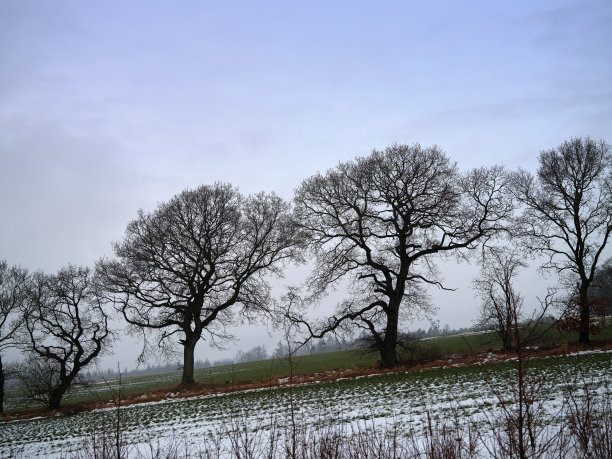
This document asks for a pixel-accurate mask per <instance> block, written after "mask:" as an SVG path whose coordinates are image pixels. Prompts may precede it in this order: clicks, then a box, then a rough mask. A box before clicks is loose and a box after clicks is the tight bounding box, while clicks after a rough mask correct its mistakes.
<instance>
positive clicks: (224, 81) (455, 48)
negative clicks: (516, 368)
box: [0, 0, 612, 367]
mask: <svg viewBox="0 0 612 459" xmlns="http://www.w3.org/2000/svg"><path fill="white" fill-rule="evenodd" d="M611 24H612V3H611V2H609V1H608V0H604V1H539V2H533V1H516V2H490V1H466V2H453V1H431V2H412V1H406V2H400V1H390V2H376V3H375V2H366V1H350V2H349V1H336V2H330V1H313V2H287V1H282V2H281V1H278V2H270V1H261V2H247V1H244V2H235V1H228V2H209V1H181V2H172V3H171V2H161V1H146V2H145V1H134V2H119V1H104V2H102V1H86V2H82V1H62V0H58V1H53V2H47V1H43V0H31V1H21V0H0V210H1V211H2V224H1V225H0V258H3V259H6V260H7V261H8V262H9V264H16V265H21V266H24V267H27V268H28V269H31V270H36V269H42V270H44V271H48V272H53V271H55V270H57V269H58V268H60V267H61V266H62V265H65V264H67V263H73V264H83V265H93V263H94V262H95V260H97V259H98V258H99V257H101V256H110V255H112V250H111V241H116V240H119V239H120V238H121V237H122V235H123V231H124V229H125V226H126V224H127V223H128V222H129V221H130V220H131V219H133V218H134V217H135V216H136V212H137V210H138V209H139V208H143V209H144V210H145V211H151V210H153V209H154V208H155V206H156V205H157V203H159V202H163V201H166V200H168V199H169V198H170V197H172V196H173V195H174V194H176V193H178V192H180V191H182V190H183V189H185V188H186V187H195V186H198V185H200V184H203V183H206V184H211V183H214V182H216V181H224V182H231V183H232V184H234V185H237V186H239V187H240V190H241V191H242V192H244V193H247V194H248V193H253V192H257V191H260V190H264V191H275V192H277V193H278V194H280V195H281V196H283V197H284V198H286V199H291V197H292V190H293V189H294V188H295V187H296V186H297V185H299V183H300V181H301V180H303V179H305V178H307V177H308V176H310V175H312V174H313V173H315V172H316V171H325V170H327V169H329V168H330V167H333V166H334V165H336V164H337V163H338V162H339V161H345V160H349V159H352V158H354V157H355V156H357V155H364V154H367V153H368V152H370V151H371V150H372V149H373V148H377V149H382V148H384V147H385V146H387V145H389V144H391V143H394V142H397V143H414V142H419V143H421V144H422V145H425V146H428V145H432V144H437V145H439V146H440V147H442V148H443V149H444V150H445V151H446V152H447V153H448V154H449V156H450V157H451V158H452V159H453V160H455V161H457V162H458V163H459V166H460V167H461V168H462V169H469V168H472V167H477V166H480V165H492V164H496V163H502V164H505V165H506V166H507V167H508V168H510V169H515V168H517V167H523V168H525V169H528V170H531V171H535V169H536V166H537V154H538V152H539V151H540V150H542V149H548V148H553V147H555V146H557V145H559V144H560V143H561V142H562V141H563V140H567V139H569V138H571V137H574V136H587V135H589V136H591V137H593V138H595V139H604V140H606V141H607V142H608V143H612V26H611ZM472 268H473V267H471V268H469V269H464V268H463V267H462V268H460V269H457V267H456V266H452V265H448V266H447V267H446V271H445V266H444V265H441V269H442V271H443V272H444V273H445V275H446V278H447V281H449V282H450V284H451V285H450V286H451V287H456V288H459V290H458V291H457V292H453V295H454V296H448V295H447V294H444V295H439V296H434V302H435V303H436V304H437V306H438V307H439V314H438V316H437V318H438V319H439V320H440V322H441V323H442V325H444V324H445V323H448V324H450V325H451V326H469V325H470V324H471V321H472V320H473V319H474V318H475V316H476V312H477V302H476V301H475V300H473V294H472V292H471V290H470V288H469V280H470V276H471V275H472V273H473V269H472ZM529 277H530V278H529V279H528V280H525V283H524V289H525V291H528V292H531V293H532V294H533V295H535V293H533V292H537V291H539V292H541V289H542V288H543V285H544V284H545V283H546V282H548V281H550V279H548V280H540V279H539V278H538V279H537V280H535V281H534V276H529ZM436 295H437V294H436ZM532 299H533V298H532ZM239 334H240V335H241V336H242V337H243V340H242V341H241V342H239V343H238V344H236V345H235V346H234V347H232V348H230V349H228V350H227V351H225V354H224V353H219V352H217V351H208V350H207V349H206V347H205V346H204V343H202V344H201V345H199V346H198V353H197V357H198V358H206V357H207V356H209V358H210V359H211V360H213V359H214V358H217V356H227V355H233V354H234V353H235V350H236V349H237V348H243V349H248V348H250V347H252V346H254V345H256V344H259V343H260V342H262V341H263V342H264V343H266V345H267V347H268V350H269V351H272V350H273V347H274V343H275V342H276V341H277V340H278V337H275V338H267V337H265V336H263V335H262V330H261V329H248V330H242V331H240V333H239ZM119 354H121V357H119ZM113 359H115V360H116V359H120V360H121V362H122V367H123V366H128V367H133V366H134V361H133V353H132V352H131V349H126V348H125V346H124V348H121V347H120V348H118V349H116V354H115V355H113V356H108V357H107V358H106V359H105V360H104V362H105V363H109V362H112V361H113ZM109 366H110V365H109Z"/></svg>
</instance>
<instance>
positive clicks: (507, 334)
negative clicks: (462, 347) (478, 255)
mask: <svg viewBox="0 0 612 459" xmlns="http://www.w3.org/2000/svg"><path fill="white" fill-rule="evenodd" d="M526 267H527V264H526V263H525V262H524V261H523V256H522V255H521V254H519V252H518V251H517V250H512V249H510V250H506V249H501V248H499V247H494V248H493V247H492V248H490V249H488V250H486V251H485V252H484V253H483V260H482V268H481V271H480V274H479V276H478V277H477V278H476V279H474V281H473V286H474V289H475V290H476V292H477V293H478V296H480V298H481V300H482V304H481V308H480V317H479V319H478V323H479V325H481V326H485V327H489V328H492V329H493V330H495V332H496V333H497V335H498V336H499V338H500V339H501V342H502V347H503V350H504V351H510V350H511V349H512V337H513V335H514V328H513V323H514V321H515V319H516V320H520V315H521V306H522V303H523V300H522V298H521V297H520V295H518V294H516V293H514V291H513V288H512V284H513V281H514V280H515V278H516V276H517V274H518V272H519V270H520V269H521V268H526Z"/></svg>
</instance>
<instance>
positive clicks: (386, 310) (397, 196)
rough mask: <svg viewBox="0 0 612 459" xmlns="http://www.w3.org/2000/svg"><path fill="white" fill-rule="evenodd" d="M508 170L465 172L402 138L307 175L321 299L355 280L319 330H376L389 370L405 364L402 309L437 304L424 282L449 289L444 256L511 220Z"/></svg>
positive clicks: (303, 202)
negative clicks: (400, 353)
mask: <svg viewBox="0 0 612 459" xmlns="http://www.w3.org/2000/svg"><path fill="white" fill-rule="evenodd" d="M507 180H508V177H507V174H506V172H505V171H504V170H503V168H501V167H493V168H489V169H486V168H480V169H475V170H472V171H470V172H468V173H460V172H459V171H458V169H457V166H456V164H454V163H453V162H451V161H450V159H449V158H448V157H447V156H446V155H445V154H444V152H443V151H442V150H440V149H439V148H438V147H435V146H434V147H430V148H422V147H421V146H420V145H418V144H417V145H412V146H409V145H392V146H390V147H388V148H386V149H385V150H384V151H376V150H375V151H374V152H373V153H372V154H370V155H368V156H365V157H360V158H357V159H355V160H354V161H349V162H346V163H340V164H339V165H338V166H337V167H336V168H334V169H332V170H329V171H328V172H326V173H325V174H317V175H315V176H313V177H311V178H309V179H307V180H305V181H304V182H303V183H302V184H301V186H300V187H299V188H298V189H297V191H296V194H295V203H296V216H297V220H298V224H299V225H300V227H301V228H302V229H303V230H304V232H305V233H306V234H307V235H308V238H309V244H310V249H311V251H312V254H313V255H314V257H315V263H316V266H315V269H314V271H313V273H312V275H311V277H310V279H309V287H310V288H311V293H312V298H313V299H319V298H321V296H322V295H324V294H325V292H327V291H329V289H331V288H333V287H334V286H335V285H337V283H338V281H339V280H340V279H346V280H349V281H350V282H351V283H352V285H351V292H352V295H351V296H350V297H349V298H348V299H347V300H346V301H344V302H343V303H342V304H341V306H340V307H339V309H338V311H337V313H336V314H335V315H334V316H333V317H330V318H328V319H327V320H325V321H324V322H323V323H320V324H318V325H315V326H313V327H312V328H311V327H310V325H309V324H307V323H306V321H305V320H303V319H301V318H295V319H296V320H298V321H302V323H304V324H306V325H307V326H308V328H309V329H310V332H311V334H312V335H313V336H316V337H321V336H323V335H324V334H326V333H328V332H332V331H335V330H337V329H338V328H339V327H341V326H343V325H346V324H350V325H352V326H356V327H361V328H363V329H365V330H366V331H367V332H368V333H370V334H371V335H372V336H373V337H374V340H375V341H376V343H377V344H376V346H377V347H378V349H380V355H381V360H382V363H383V365H384V366H385V367H389V366H393V365H395V363H396V361H397V356H396V346H397V344H398V324H399V321H400V315H401V313H402V314H406V313H407V312H408V311H411V313H412V314H414V313H415V311H416V310H417V309H418V308H421V309H422V308H423V306H424V305H427V303H426V302H424V300H423V295H422V286H423V285H426V284H431V285H436V286H440V287H442V284H441V282H440V279H439V277H438V275H437V273H436V270H435V265H434V261H435V257H436V256H439V255H443V254H455V255H457V254H460V253H463V251H466V250H470V249H474V248H476V247H477V245H478V244H479V242H480V241H482V240H484V239H486V238H489V237H491V236H493V235H494V234H495V233H496V232H498V231H500V230H501V229H503V227H504V220H505V218H506V217H507V216H509V215H510V213H511V211H512V208H513V207H512V202H511V199H509V195H508V193H506V191H505V188H506V184H507Z"/></svg>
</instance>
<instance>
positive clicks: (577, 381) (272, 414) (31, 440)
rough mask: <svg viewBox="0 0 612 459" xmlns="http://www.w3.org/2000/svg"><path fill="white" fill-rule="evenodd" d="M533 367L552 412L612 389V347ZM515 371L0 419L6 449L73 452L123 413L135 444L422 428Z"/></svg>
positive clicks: (477, 416) (460, 415)
mask: <svg viewBox="0 0 612 459" xmlns="http://www.w3.org/2000/svg"><path fill="white" fill-rule="evenodd" d="M529 371H530V372H531V373H532V374H533V375H539V376H543V377H544V379H545V384H544V385H543V389H542V390H541V391H540V392H539V394H538V396H539V397H541V399H542V400H543V401H544V406H545V409H546V411H547V412H548V414H549V416H550V418H551V419H553V418H554V417H555V416H556V415H557V413H558V412H559V411H560V409H561V406H562V404H563V401H564V393H565V391H566V389H567V388H568V387H570V386H571V387H575V388H578V391H579V390H580V389H579V388H580V387H583V386H584V385H585V384H588V386H589V387H590V388H591V389H593V390H595V391H596V392H598V393H606V392H607V393H610V391H612V387H609V386H608V383H612V381H608V378H609V375H612V352H610V351H607V352H604V351H592V352H587V353H579V354H575V355H569V356H560V357H550V358H544V359H534V360H532V361H531V362H530V370H529ZM515 379H516V370H515V363H514V362H505V363H486V364H480V365H473V366H465V367H449V368H440V369H432V370H426V371H420V372H408V373H400V374H390V375H375V376H369V377H361V378H357V379H344V380H337V381H334V382H326V383H316V382H314V383H310V384H305V385H299V386H293V387H287V386H285V387H280V388H269V389H260V390H252V391H246V392H241V393H233V394H224V395H213V396H202V397H194V398H191V399H176V400H166V401H161V402H155V403H144V404H136V405H131V406H127V407H122V408H121V409H120V411H117V409H114V408H108V409H104V410H97V411H92V412H86V413H80V414H76V415H73V416H55V417H48V418H36V419H30V420H23V421H11V422H5V423H1V424H0V456H1V457H14V456H15V455H19V454H21V455H23V456H25V457H35V456H44V457H47V456H55V457H60V456H69V455H70V453H71V452H75V451H79V449H80V448H82V445H83V444H84V443H85V442H87V441H88V439H89V438H90V437H91V435H92V433H95V432H96V431H100V429H103V428H104V426H107V428H112V427H113V426H114V423H115V422H116V421H117V419H119V421H120V423H121V429H122V432H123V433H124V435H125V437H124V438H125V440H126V441H127V442H128V443H130V444H132V445H134V447H135V448H138V445H139V444H140V445H145V444H147V443H150V442H151V441H152V440H154V441H158V440H159V439H161V440H160V441H161V442H162V443H163V442H172V441H175V440H176V439H177V438H180V439H181V441H184V442H186V443H188V444H190V445H191V447H192V448H193V450H196V451H197V450H198V449H199V448H200V447H201V445H203V444H204V442H206V441H208V440H209V439H211V438H218V437H219V434H222V433H223V431H224V429H228V428H232V426H233V427H239V428H242V429H247V430H250V431H253V432H264V433H265V432H266V431H269V430H270V429H271V428H272V426H278V425H286V424H287V423H288V422H289V420H290V419H291V416H292V415H293V417H294V420H295V422H296V423H297V424H301V425H303V424H308V425H311V426H314V427H315V428H324V427H327V426H330V425H336V424H342V423H344V424H350V425H354V426H355V425H356V426H362V427H359V428H368V429H386V428H389V426H392V425H395V426H397V425H409V426H410V428H411V429H416V430H418V429H423V428H425V427H426V424H427V422H428V416H429V418H430V419H434V420H435V419H445V420H448V419H453V420H457V421H458V422H468V421H469V422H471V423H475V425H478V423H479V422H480V421H484V420H485V419H486V417H487V416H488V415H489V414H488V413H491V412H492V410H494V409H495V408H496V406H497V405H498V404H499V399H500V397H504V396H510V393H511V391H510V390H509V388H511V387H512V384H514V381H515Z"/></svg>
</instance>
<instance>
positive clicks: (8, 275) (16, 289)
mask: <svg viewBox="0 0 612 459" xmlns="http://www.w3.org/2000/svg"><path fill="white" fill-rule="evenodd" d="M27 282H28V273H27V271H26V270H25V269H22V268H18V267H9V266H8V264H7V262H6V260H0V413H2V412H4V380H5V376H6V371H5V369H4V366H3V364H2V352H3V351H4V350H5V349H7V348H9V347H13V346H15V345H16V344H17V341H18V340H17V334H18V331H19V330H20V328H21V326H22V325H23V319H24V316H23V314H22V309H23V306H24V304H25V299H26V293H27Z"/></svg>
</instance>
